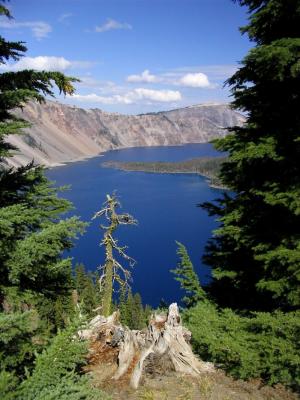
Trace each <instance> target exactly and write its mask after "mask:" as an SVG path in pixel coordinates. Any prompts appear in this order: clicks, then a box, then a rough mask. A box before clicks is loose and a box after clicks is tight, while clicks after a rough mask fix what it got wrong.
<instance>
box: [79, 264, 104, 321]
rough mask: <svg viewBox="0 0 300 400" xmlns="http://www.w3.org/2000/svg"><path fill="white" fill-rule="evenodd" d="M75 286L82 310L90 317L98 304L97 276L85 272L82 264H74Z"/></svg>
mask: <svg viewBox="0 0 300 400" xmlns="http://www.w3.org/2000/svg"><path fill="white" fill-rule="evenodd" d="M74 281H75V288H76V291H77V295H78V300H79V303H80V304H81V308H82V311H83V312H84V314H86V315H87V316H89V317H91V316H93V314H94V313H95V310H96V309H97V306H99V304H100V296H99V288H98V284H97V278H96V277H95V276H94V274H93V273H90V272H86V270H85V267H84V265H83V264H79V265H76V266H75V278H74Z"/></svg>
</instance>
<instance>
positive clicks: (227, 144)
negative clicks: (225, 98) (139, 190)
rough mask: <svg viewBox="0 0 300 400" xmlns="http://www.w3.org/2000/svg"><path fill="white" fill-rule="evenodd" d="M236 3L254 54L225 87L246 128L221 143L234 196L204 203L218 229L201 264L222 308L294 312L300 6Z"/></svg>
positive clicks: (299, 274) (279, 0)
mask: <svg viewBox="0 0 300 400" xmlns="http://www.w3.org/2000/svg"><path fill="white" fill-rule="evenodd" d="M239 3H240V4H241V5H243V6H247V7H248V9H249V14H250V16H249V24H248V25H247V26H246V27H244V28H242V32H243V33H248V35H249V38H250V39H251V40H252V41H254V42H256V47H254V48H253V49H252V50H250V52H249V53H248V55H247V56H246V57H245V58H244V60H243V61H242V63H241V64H242V65H241V68H239V69H238V71H237V72H236V73H235V74H234V75H233V76H232V77H231V78H230V79H229V80H228V84H229V85H231V90H232V94H233V96H234V102H233V107H234V108H236V109H238V110H241V111H242V112H244V113H246V115H247V122H246V124H245V125H244V126H242V127H234V128H233V129H231V134H230V135H228V136H227V137H225V138H224V139H220V140H218V141H217V142H216V147H217V149H219V150H221V151H226V152H228V154H229V158H228V161H227V162H225V163H224V164H223V166H222V169H221V179H222V182H223V184H224V185H225V186H227V187H229V188H230V189H231V190H232V191H233V192H234V194H225V195H223V198H221V199H219V200H218V201H217V203H215V204H204V208H206V209H207V210H208V211H209V213H210V214H211V215H215V216H217V217H218V219H219V221H220V223H221V226H220V228H219V229H217V230H216V231H215V236H214V238H213V239H212V240H211V241H210V243H209V244H208V246H207V251H206V255H205V257H204V261H205V262H206V263H207V264H208V265H210V266H212V268H213V277H214V281H213V284H212V292H213V294H214V296H215V297H216V298H217V299H218V300H219V301H220V302H221V303H222V304H224V305H229V306H233V307H236V308H244V307H246V308H254V309H265V310H267V309H274V308H282V309H291V308H293V307H298V306H299V305H300V285H299V280H300V240H299V238H300V232H299V227H300V163H299V160H300V135H299V132H300V113H299V109H300V101H299V100H300V68H299V58H300V28H299V27H300V2H299V0H289V1H286V0H240V1H239Z"/></svg>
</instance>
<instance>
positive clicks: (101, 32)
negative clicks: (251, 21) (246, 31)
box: [0, 0, 253, 114]
mask: <svg viewBox="0 0 300 400" xmlns="http://www.w3.org/2000/svg"><path fill="white" fill-rule="evenodd" d="M8 4H9V8H10V10H11V12H12V14H13V16H14V20H13V21H8V20H7V19H5V18H1V19H0V29H1V34H2V35H3V36H4V37H5V38H7V39H9V40H23V41H25V42H26V44H27V47H28V52H27V54H26V57H24V58H23V59H22V60H20V61H19V62H17V63H15V64H12V65H9V66H6V67H2V70H5V69H6V70H20V69H24V68H35V69H48V70H49V69H50V70H60V71H62V72H64V73H65V74H67V75H72V76H76V77H78V78H80V79H81V80H82V82H81V83H79V84H77V85H76V88H77V90H76V94H75V96H73V97H70V98H62V97H60V98H58V100H59V101H63V102H66V103H68V104H74V105H76V106H78V107H87V108H91V107H92V108H95V107H97V108H101V109H103V110H105V111H114V112H121V113H129V114H136V113H144V112H151V111H160V110H167V109H172V108H177V107H184V106H189V105H194V104H199V103H207V102H228V101H229V90H228V88H225V89H224V88H223V82H224V81H225V80H226V79H227V78H228V77H229V76H230V75H231V74H232V73H233V72H234V70H235V69H236V68H237V66H238V62H239V61H240V60H241V59H242V58H243V57H244V56H245V55H246V53H247V51H248V50H249V48H250V47H252V45H253V44H251V43H250V42H249V40H248V38H247V37H246V36H242V35H241V34H240V32H239V30H238V28H239V26H242V25H245V23H246V21H247V15H246V10H245V9H243V8H241V7H240V6H238V5H237V4H236V3H233V2H232V1H231V0H43V1H42V0H26V1H24V0H11V1H10V3H8Z"/></svg>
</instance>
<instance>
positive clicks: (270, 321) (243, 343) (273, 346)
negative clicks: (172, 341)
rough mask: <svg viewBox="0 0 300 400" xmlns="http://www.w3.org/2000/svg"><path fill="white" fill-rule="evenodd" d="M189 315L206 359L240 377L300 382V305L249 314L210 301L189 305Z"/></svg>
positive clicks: (195, 343)
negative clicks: (298, 308)
mask: <svg viewBox="0 0 300 400" xmlns="http://www.w3.org/2000/svg"><path fill="white" fill-rule="evenodd" d="M183 318H184V322H185V324H186V326H187V327H188V328H189V329H190V330H191V332H192V343H193V347H194V349H195V351H196V352H197V353H198V354H199V355H200V356H201V358H202V359H204V360H209V361H212V362H214V363H215V364H216V365H217V366H219V367H220V368H223V369H225V370H226V371H228V372H229V373H230V374H231V375H233V376H234V377H236V378H241V379H249V378H262V379H263V380H264V382H267V383H269V384H271V385H273V384H275V383H282V384H284V385H286V386H291V387H292V388H294V389H299V388H300V379H299V377H300V355H299V336H300V314H299V311H297V312H288V313H283V312H281V311H276V312H274V313H265V312H255V313H252V314H250V315H249V316H248V317H245V316H240V315H238V314H237V313H235V312H234V311H232V310H231V309H228V308H227V309H221V310H218V309H217V308H216V306H215V305H213V304H212V303H208V302H206V303H198V304H197V305H196V306H195V307H193V308H190V309H188V310H186V311H185V313H184V314H183Z"/></svg>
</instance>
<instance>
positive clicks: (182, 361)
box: [79, 303, 214, 389]
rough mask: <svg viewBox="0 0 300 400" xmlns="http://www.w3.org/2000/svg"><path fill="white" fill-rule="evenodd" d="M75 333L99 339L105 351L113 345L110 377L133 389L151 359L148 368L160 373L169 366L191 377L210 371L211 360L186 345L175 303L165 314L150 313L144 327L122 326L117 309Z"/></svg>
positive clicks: (186, 336)
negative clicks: (113, 351)
mask: <svg viewBox="0 0 300 400" xmlns="http://www.w3.org/2000/svg"><path fill="white" fill-rule="evenodd" d="M79 336H80V337H81V338H82V339H90V340H91V342H92V343H95V342H97V341H101V342H102V343H103V346H104V345H105V346H107V351H108V350H109V348H110V349H111V348H116V349H117V353H118V357H117V358H118V360H117V361H118V362H117V365H116V369H115V372H114V375H113V376H112V379H114V380H119V379H121V378H122V379H123V380H124V379H127V380H128V383H129V384H130V385H131V387H133V388H135V389H136V388H137V387H138V386H139V384H140V382H141V378H142V376H143V374H144V373H145V367H146V369H147V363H148V364H149V363H151V360H152V369H153V368H154V370H155V369H157V370H158V369H159V373H160V374H161V373H162V372H166V371H167V368H170V366H171V367H172V369H173V370H174V371H177V372H179V373H183V374H188V375H193V376H196V375H199V374H201V373H203V372H213V371H214V366H213V365H212V364H211V363H206V362H203V361H201V360H199V359H198V358H197V357H196V356H195V355H194V354H193V352H192V349H191V347H190V345H189V341H190V338H191V333H190V331H188V330H187V329H186V328H184V327H183V326H182V324H181V317H180V315H179V311H178V307H177V304H176V303H173V304H171V305H170V307H169V310H168V313H167V314H166V315H164V314H158V315H157V314H156V315H152V317H151V319H150V322H149V326H148V328H147V329H145V330H142V331H137V330H130V329H129V328H127V327H124V326H122V325H121V324H120V322H119V321H118V312H115V313H113V314H112V315H111V316H109V317H108V318H104V317H101V316H97V317H96V318H94V319H93V320H92V321H91V322H90V324H89V329H87V330H84V331H80V332H79ZM103 346H102V347H101V348H102V349H103ZM153 360H155V361H154V363H153ZM165 360H168V363H169V364H168V363H165ZM100 362H101V361H100Z"/></svg>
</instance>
